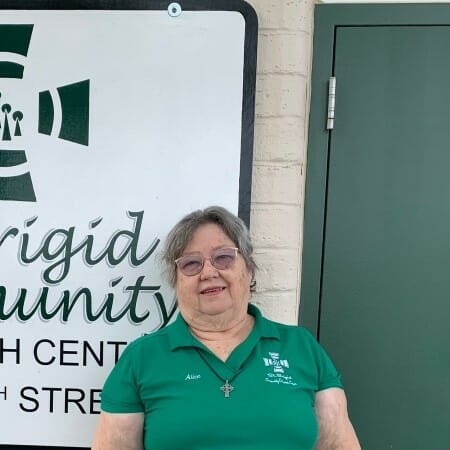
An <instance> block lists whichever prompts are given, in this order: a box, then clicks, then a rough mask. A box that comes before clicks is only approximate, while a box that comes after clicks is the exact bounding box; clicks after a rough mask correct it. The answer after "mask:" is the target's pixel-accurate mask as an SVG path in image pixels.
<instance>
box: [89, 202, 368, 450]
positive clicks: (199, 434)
mask: <svg viewBox="0 0 450 450" xmlns="http://www.w3.org/2000/svg"><path fill="white" fill-rule="evenodd" d="M252 250H253V248H252V244H251V241H250V236H249V232H248V230H247V228H246V226H245V225H244V223H243V222H242V221H241V220H240V219H239V218H238V217H236V216H234V215H233V214H231V213H230V212H228V211H227V210H225V209H224V208H221V207H210V208H207V209H205V210H203V211H195V212H193V213H191V214H189V215H187V216H186V217H184V218H183V219H182V220H181V221H180V222H179V223H178V224H176V225H175V227H174V228H173V229H172V231H171V232H170V233H169V235H168V238H167V240H166V245H165V250H164V254H163V260H164V262H165V264H166V266H167V269H168V275H169V279H170V281H171V283H172V284H173V286H174V287H175V289H176V294H177V298H178V304H179V309H180V315H179V316H178V318H177V319H176V320H175V322H174V323H173V324H171V325H168V326H167V327H165V328H164V329H162V330H159V331H157V332H155V333H152V334H149V335H146V336H143V337H141V338H139V339H137V340H136V341H134V342H132V343H131V344H130V345H129V346H128V347H127V348H126V350H125V351H124V353H123V355H122V356H121V358H120V360H119V361H118V363H117V364H116V366H115V368H114V369H113V370H112V372H111V374H110V375H109V377H108V379H107V381H106V383H105V386H104V389H103V393H102V413H101V415H100V419H99V424H98V429H97V432H96V436H95V439H94V443H93V447H92V448H93V450H131V449H132V450H142V449H146V450H190V449H192V450H194V449H195V450H201V449H204V450H213V449H214V450H216V449H217V450H219V449H223V450H231V449H235V450H247V449H248V450H265V449H267V450H269V449H270V450H273V449H277V450H291V449H292V450H294V449H295V450H312V449H316V450H318V449H320V450H324V449H327V450H356V449H359V448H360V447H359V444H358V440H357V438H356V435H355V432H354V430H353V427H352V425H351V423H350V421H349V418H348V415H347V406H346V399H345V394H344V391H343V390H342V385H341V381H340V377H339V374H338V373H337V371H336V369H335V368H334V366H333V364H332V362H331V361H330V359H329V357H328V356H327V355H326V353H325V352H324V350H323V349H322V348H321V347H320V345H319V344H318V343H317V341H316V340H315V339H314V338H313V337H312V336H311V334H310V333H308V332H307V331H306V330H305V329H303V328H301V327H296V326H288V325H282V324H280V323H276V322H272V321H270V320H268V319H266V318H264V317H263V316H262V315H261V313H260V312H259V310H258V309H257V308H256V307H255V306H253V305H251V304H249V300H250V291H251V287H252V284H253V279H254V274H255V269H256V265H255V262H254V260H253V256H252Z"/></svg>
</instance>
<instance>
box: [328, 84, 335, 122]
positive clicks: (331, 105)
mask: <svg viewBox="0 0 450 450" xmlns="http://www.w3.org/2000/svg"><path fill="white" fill-rule="evenodd" d="M335 103H336V77H330V79H329V81H328V111H327V130H332V129H333V128H334V113H335Z"/></svg>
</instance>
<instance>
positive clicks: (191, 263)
mask: <svg viewBox="0 0 450 450" xmlns="http://www.w3.org/2000/svg"><path fill="white" fill-rule="evenodd" d="M237 253H238V249H237V248H236V247H226V248H219V249H217V250H214V251H213V252H212V254H211V256H210V257H209V258H205V257H203V256H201V255H186V256H182V257H181V258H178V259H176V260H175V264H176V265H177V267H178V268H179V269H180V271H181V273H182V274H183V275H187V276H188V277H193V276H194V275H197V274H199V273H200V272H201V271H202V269H203V266H204V265H205V259H209V260H210V261H211V264H212V265H213V267H215V268H216V269H218V270H225V269H229V268H230V267H231V266H233V264H234V262H235V261H236V257H237Z"/></svg>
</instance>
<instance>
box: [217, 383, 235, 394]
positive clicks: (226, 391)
mask: <svg viewBox="0 0 450 450" xmlns="http://www.w3.org/2000/svg"><path fill="white" fill-rule="evenodd" d="M220 390H221V391H222V392H223V395H224V397H226V398H227V397H229V396H230V392H231V391H234V387H233V386H231V384H230V383H228V380H225V384H224V385H223V386H220Z"/></svg>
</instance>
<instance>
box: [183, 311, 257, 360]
mask: <svg viewBox="0 0 450 450" xmlns="http://www.w3.org/2000/svg"><path fill="white" fill-rule="evenodd" d="M254 323H255V319H254V317H253V316H252V315H250V314H246V315H245V316H244V317H242V319H241V320H239V321H237V322H235V323H233V324H230V325H229V326H228V327H222V329H220V330H218V329H215V328H210V329H207V328H205V327H203V326H200V327H197V326H196V325H189V329H190V331H191V333H192V334H193V335H194V336H195V337H196V338H197V339H198V340H199V341H200V342H202V343H203V344H204V345H205V346H206V347H208V348H209V349H210V350H211V351H212V352H213V353H214V354H215V355H216V356H217V357H218V358H220V359H221V360H222V361H225V360H226V359H227V358H228V356H229V355H230V353H231V352H232V351H233V350H234V349H235V348H236V347H237V346H238V345H239V344H241V343H242V342H244V341H245V339H246V338H247V336H248V335H249V334H250V332H251V331H252V329H253V325H254Z"/></svg>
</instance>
